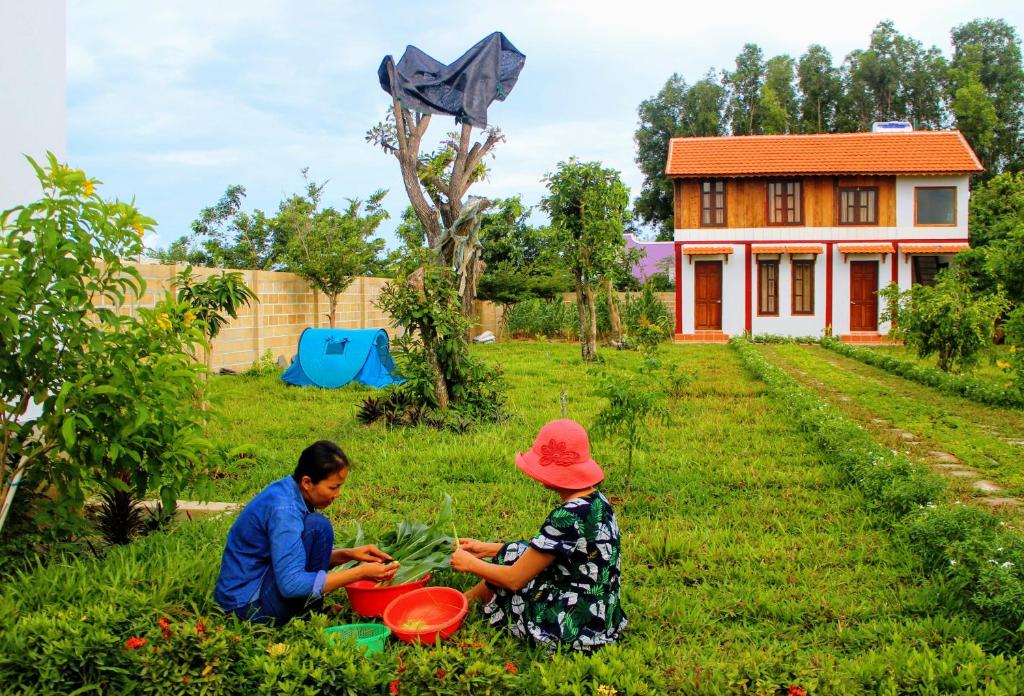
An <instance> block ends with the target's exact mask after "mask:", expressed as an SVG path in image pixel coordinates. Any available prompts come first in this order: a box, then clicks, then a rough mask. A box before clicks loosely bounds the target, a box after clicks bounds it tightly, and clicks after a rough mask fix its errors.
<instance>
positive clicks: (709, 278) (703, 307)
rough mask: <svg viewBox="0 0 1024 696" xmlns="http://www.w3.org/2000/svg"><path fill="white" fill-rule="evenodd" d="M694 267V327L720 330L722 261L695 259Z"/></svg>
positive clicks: (703, 329)
mask: <svg viewBox="0 0 1024 696" xmlns="http://www.w3.org/2000/svg"><path fill="white" fill-rule="evenodd" d="M693 267H694V283H695V285H696V289H695V290H694V298H695V299H694V303H695V305H696V307H695V309H694V317H695V323H694V328H696V329H697V330H698V331H721V330H722V262H721V261H697V262H695V263H694V264H693Z"/></svg>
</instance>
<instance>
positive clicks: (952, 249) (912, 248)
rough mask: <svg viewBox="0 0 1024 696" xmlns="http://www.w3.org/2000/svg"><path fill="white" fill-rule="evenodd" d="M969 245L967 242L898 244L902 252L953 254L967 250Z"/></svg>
mask: <svg viewBox="0 0 1024 696" xmlns="http://www.w3.org/2000/svg"><path fill="white" fill-rule="evenodd" d="M970 248H971V245H970V244H968V243H967V242H957V243H955V244H900V251H901V252H903V253H904V254H955V253H957V252H960V251H967V250H968V249H970Z"/></svg>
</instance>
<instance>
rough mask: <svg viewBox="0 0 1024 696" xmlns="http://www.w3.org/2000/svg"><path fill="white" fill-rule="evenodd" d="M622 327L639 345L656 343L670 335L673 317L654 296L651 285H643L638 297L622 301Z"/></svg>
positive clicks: (649, 283) (648, 283)
mask: <svg viewBox="0 0 1024 696" xmlns="http://www.w3.org/2000/svg"><path fill="white" fill-rule="evenodd" d="M622 327H623V329H624V330H625V332H626V335H627V336H629V337H630V338H633V339H635V340H636V341H637V342H638V343H641V344H643V343H648V344H649V343H652V342H653V343H658V342H660V341H663V340H665V339H666V338H668V337H669V336H671V335H672V327H673V317H672V315H671V313H669V310H668V307H666V306H665V305H664V303H663V302H662V301H661V300H659V299H658V296H657V295H656V294H655V289H654V284H653V283H651V282H649V281H648V282H647V283H644V287H643V289H642V290H641V291H640V294H639V295H636V296H635V297H626V299H625V300H624V301H623V303H622Z"/></svg>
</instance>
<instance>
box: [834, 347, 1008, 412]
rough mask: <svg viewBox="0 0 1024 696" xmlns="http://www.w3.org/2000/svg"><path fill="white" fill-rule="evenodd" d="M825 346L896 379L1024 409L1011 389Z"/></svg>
mask: <svg viewBox="0 0 1024 696" xmlns="http://www.w3.org/2000/svg"><path fill="white" fill-rule="evenodd" d="M1022 344H1024V340H1022ZM821 345H822V346H823V347H825V348H827V349H828V350H831V351H834V352H836V353H839V354H840V355H845V356H846V357H848V358H853V359H854V360H859V361H860V362H862V363H865V364H867V365H872V366H874V367H878V368H881V369H883V370H885V371H886V372H891V373H893V374H894V375H899V376H900V377H903V378H905V379H909V380H911V381H914V382H917V383H919V384H924V385H925V386H928V387H933V388H934V389H938V390H939V391H941V392H943V393H945V394H952V395H954V396H962V397H963V398H965V399H970V400H971V401H976V402H978V403H981V404H988V405H990V406H1010V407H1014V408H1024V394H1022V393H1019V392H1018V393H1014V391H1013V390H1011V389H1006V388H1004V387H1001V386H1000V385H998V384H994V383H993V382H990V381H988V380H985V379H978V378H976V377H970V376H967V375H956V374H950V373H948V372H943V371H942V370H939V369H936V368H934V367H928V366H927V365H919V364H917V363H912V362H909V361H907V360H900V359H899V358H894V357H892V356H889V355H884V354H882V353H878V352H876V351H873V350H871V349H870V348H858V347H855V346H851V345H849V344H846V343H843V342H842V341H840V340H839V339H837V338H823V339H822V340H821ZM1011 355H1013V354H1011Z"/></svg>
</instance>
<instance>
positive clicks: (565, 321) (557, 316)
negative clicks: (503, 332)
mask: <svg viewBox="0 0 1024 696" xmlns="http://www.w3.org/2000/svg"><path fill="white" fill-rule="evenodd" d="M599 319H600V316H599ZM579 323H580V318H579V312H578V311H577V310H576V303H574V302H563V301H562V300H560V299H554V300H541V299H531V300H524V301H523V302H517V303H516V304H514V305H512V306H511V307H510V308H509V309H508V311H507V312H505V326H506V329H507V331H508V333H509V335H510V336H512V337H513V338H537V337H540V336H544V337H546V338H560V339H565V340H576V339H577V338H578V337H579Z"/></svg>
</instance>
